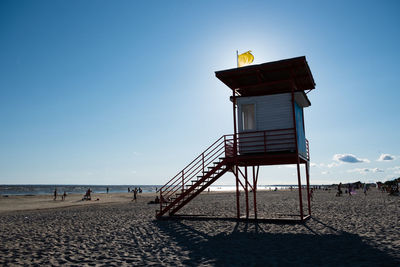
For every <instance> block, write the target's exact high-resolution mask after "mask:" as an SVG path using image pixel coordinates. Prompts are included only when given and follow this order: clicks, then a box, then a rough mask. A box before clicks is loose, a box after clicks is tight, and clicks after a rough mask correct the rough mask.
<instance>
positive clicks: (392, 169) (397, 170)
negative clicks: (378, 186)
mask: <svg viewBox="0 0 400 267" xmlns="http://www.w3.org/2000/svg"><path fill="white" fill-rule="evenodd" d="M388 170H390V171H393V172H394V173H395V174H400V166H396V167H393V168H388Z"/></svg>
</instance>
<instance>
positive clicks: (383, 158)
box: [377, 154, 396, 161]
mask: <svg viewBox="0 0 400 267" xmlns="http://www.w3.org/2000/svg"><path fill="white" fill-rule="evenodd" d="M395 159H396V157H395V156H392V155H390V154H381V155H380V156H379V158H378V159H377V161H387V160H395Z"/></svg>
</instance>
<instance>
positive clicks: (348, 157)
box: [333, 154, 370, 163]
mask: <svg viewBox="0 0 400 267" xmlns="http://www.w3.org/2000/svg"><path fill="white" fill-rule="evenodd" d="M333 160H336V161H338V162H345V163H361V162H367V163H368V162H370V161H369V160H368V159H360V158H357V157H356V156H354V155H353V154H335V155H333Z"/></svg>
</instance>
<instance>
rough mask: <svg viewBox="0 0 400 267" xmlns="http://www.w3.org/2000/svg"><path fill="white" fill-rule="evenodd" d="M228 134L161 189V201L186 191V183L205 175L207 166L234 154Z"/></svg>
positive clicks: (167, 200) (231, 140) (166, 200)
mask: <svg viewBox="0 0 400 267" xmlns="http://www.w3.org/2000/svg"><path fill="white" fill-rule="evenodd" d="M226 136H227V135H224V136H222V137H220V138H219V139H218V140H217V141H215V142H214V143H213V144H212V145H211V146H209V147H208V148H207V149H206V150H205V151H204V152H203V153H201V154H200V155H199V156H197V157H196V158H195V159H194V160H193V161H192V162H190V163H189V164H188V165H187V166H186V167H185V168H183V169H182V170H181V171H180V172H178V173H177V174H176V175H175V176H174V177H172V178H171V179H170V180H169V181H168V183H166V184H165V185H164V186H163V187H161V188H160V189H159V191H160V203H163V202H164V203H166V202H169V199H170V198H171V197H172V196H174V195H175V194H177V193H181V192H184V191H185V186H186V185H188V184H190V185H191V181H194V180H197V179H196V178H197V176H202V175H204V173H205V172H206V170H207V168H208V167H210V166H212V164H213V162H215V161H219V158H222V157H224V158H225V157H232V156H233V138H232V139H230V140H228V139H227V138H226ZM161 208H162V205H161Z"/></svg>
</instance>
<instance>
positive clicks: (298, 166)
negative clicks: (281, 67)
mask: <svg viewBox="0 0 400 267" xmlns="http://www.w3.org/2000/svg"><path fill="white" fill-rule="evenodd" d="M291 78H292V82H293V84H292V118H293V129H294V140H295V144H296V158H297V180H298V184H299V202H300V219H301V221H303V197H302V194H301V177H300V157H299V144H298V142H299V141H298V139H297V123H296V111H295V104H294V89H295V87H296V84H295V83H294V78H293V75H292V74H291Z"/></svg>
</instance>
